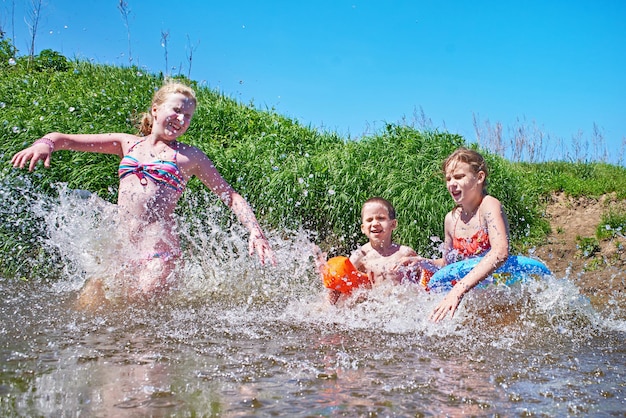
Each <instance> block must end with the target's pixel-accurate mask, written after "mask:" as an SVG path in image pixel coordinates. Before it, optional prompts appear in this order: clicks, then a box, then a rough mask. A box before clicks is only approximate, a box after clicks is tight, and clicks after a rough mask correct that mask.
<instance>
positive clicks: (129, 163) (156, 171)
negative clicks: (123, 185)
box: [117, 139, 187, 193]
mask: <svg viewBox="0 0 626 418" xmlns="http://www.w3.org/2000/svg"><path fill="white" fill-rule="evenodd" d="M143 141H145V139H142V140H141V141H137V142H135V143H134V144H133V146H132V147H130V149H129V150H128V154H126V155H125V156H124V158H122V161H120V167H119V169H118V170H117V174H118V176H119V178H120V180H121V179H123V178H124V177H126V176H128V175H130V174H135V175H136V176H137V177H139V182H140V183H141V184H142V185H144V186H145V185H146V184H148V179H149V180H150V181H152V182H153V183H155V184H158V185H164V186H166V187H168V188H170V189H173V190H176V191H177V192H179V193H182V192H183V191H185V186H186V185H187V182H186V181H185V179H184V177H183V175H182V173H181V172H180V170H179V169H178V164H176V157H177V156H178V150H176V152H175V154H174V161H163V160H156V161H154V162H151V163H140V162H139V161H138V160H137V159H136V158H135V157H133V156H132V155H129V154H130V152H131V151H132V150H133V148H135V146H136V145H137V144H139V143H140V142H143Z"/></svg>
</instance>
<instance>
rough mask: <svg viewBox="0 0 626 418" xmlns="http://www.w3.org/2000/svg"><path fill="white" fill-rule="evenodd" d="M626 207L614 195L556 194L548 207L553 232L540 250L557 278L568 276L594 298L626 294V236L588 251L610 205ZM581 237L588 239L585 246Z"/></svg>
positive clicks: (547, 216) (624, 208)
mask: <svg viewBox="0 0 626 418" xmlns="http://www.w3.org/2000/svg"><path fill="white" fill-rule="evenodd" d="M617 207H619V208H620V209H621V210H626V201H624V200H621V201H619V200H617V199H616V198H615V197H614V196H610V195H607V196H603V197H601V198H600V199H591V198H586V197H581V198H571V197H567V196H565V195H563V194H555V195H554V196H552V199H551V201H550V202H549V203H548V205H547V208H546V215H545V216H546V218H547V220H548V221H549V222H550V225H551V228H552V233H551V234H550V235H549V236H548V239H547V242H546V243H545V244H544V245H541V246H540V247H538V248H537V249H536V252H535V255H536V256H538V257H539V258H541V259H542V260H543V261H544V262H545V263H546V264H547V265H548V267H550V269H551V270H552V271H553V272H554V273H555V275H556V276H557V277H568V278H569V279H570V280H572V281H573V282H574V283H576V284H577V285H578V287H579V288H580V290H581V292H582V293H583V294H585V295H587V296H589V297H590V298H591V299H592V300H594V299H595V300H606V297H607V296H609V295H610V294H612V293H613V292H620V294H621V296H624V295H626V239H624V238H622V237H616V238H613V239H610V240H603V241H599V242H597V244H598V247H596V248H597V251H596V252H594V253H592V254H584V252H583V251H584V250H585V249H587V250H588V249H592V250H593V247H594V246H593V244H594V243H596V241H597V238H595V237H596V229H597V227H598V225H599V224H600V223H601V220H602V215H603V214H604V213H606V212H607V211H608V210H609V208H617ZM581 238H583V239H585V238H586V239H587V243H588V245H585V242H584V241H581ZM580 244H582V245H580Z"/></svg>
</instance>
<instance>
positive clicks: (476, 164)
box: [441, 147, 489, 194]
mask: <svg viewBox="0 0 626 418" xmlns="http://www.w3.org/2000/svg"><path fill="white" fill-rule="evenodd" d="M458 162H462V163H466V164H468V165H469V166H470V168H471V170H472V171H473V172H474V173H475V174H478V172H480V171H482V172H483V173H485V181H484V182H483V193H485V194H486V193H487V176H488V175H489V170H488V169H487V163H486V162H485V159H484V158H483V156H482V155H481V154H480V153H479V152H477V151H474V150H473V149H469V148H465V147H461V148H458V149H457V150H456V151H454V152H453V153H452V154H450V155H449V156H448V158H446V159H445V160H444V161H443V164H442V165H441V170H442V171H443V175H444V176H445V175H446V171H447V170H448V167H449V166H450V165H451V164H453V163H458Z"/></svg>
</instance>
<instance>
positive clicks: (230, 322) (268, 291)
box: [0, 190, 626, 417]
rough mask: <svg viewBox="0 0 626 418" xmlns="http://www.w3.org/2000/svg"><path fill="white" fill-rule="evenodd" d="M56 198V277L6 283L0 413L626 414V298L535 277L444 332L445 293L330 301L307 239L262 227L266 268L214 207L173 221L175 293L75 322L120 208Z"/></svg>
mask: <svg viewBox="0 0 626 418" xmlns="http://www.w3.org/2000/svg"><path fill="white" fill-rule="evenodd" d="M60 194H61V196H60V197H59V199H58V201H55V202H53V203H52V205H50V202H48V206H46V207H45V217H44V219H45V221H46V222H47V223H48V226H47V229H46V230H47V233H46V236H45V237H44V241H45V242H46V245H48V246H49V247H50V248H52V249H54V251H56V252H57V253H58V254H59V255H60V260H61V261H60V262H62V263H63V269H62V272H63V274H62V277H61V278H59V279H57V280H42V279H39V278H37V277H33V278H30V280H29V281H19V280H7V279H0V300H1V301H0V341H1V343H0V364H1V365H2V368H1V371H0V415H1V416H46V417H48V416H50V417H77V416H89V417H111V416H115V417H142V416H146V417H148V416H149V417H169V416H177V417H195V416H223V417H240V416H289V417H313V416H327V417H336V416H377V417H387V416H392V417H393V416H460V415H470V416H486V415H488V416H537V415H538V416H555V417H557V416H566V415H569V416H590V415H591V416H624V413H625V411H626V344H625V342H626V312H625V310H624V306H625V305H624V302H625V298H624V296H623V294H621V295H620V294H615V295H609V296H607V297H606V298H605V299H604V300H603V301H602V303H596V302H595V301H594V304H593V305H592V304H591V303H590V301H589V300H588V299H587V298H586V297H584V296H582V295H581V294H580V292H579V289H578V288H577V287H576V286H575V285H574V284H573V282H572V281H571V280H569V277H545V278H543V279H541V280H536V281H532V282H529V283H525V284H521V285H516V286H513V287H510V288H507V287H493V288H490V289H486V290H475V291H473V292H471V293H470V294H468V295H467V297H466V298H465V299H464V301H463V304H462V305H461V308H460V310H459V311H458V313H457V315H456V316H455V318H453V319H452V320H447V321H445V322H443V323H439V324H433V323H431V322H429V321H428V319H427V317H428V314H429V313H430V312H431V310H432V309H433V308H434V306H436V304H437V302H438V301H439V300H440V299H441V297H442V295H441V294H432V293H427V292H425V291H423V290H422V289H420V288H419V287H416V286H412V285H399V286H392V285H388V286H387V285H383V286H380V287H377V288H375V289H372V290H371V291H369V292H368V293H367V294H366V295H363V296H364V297H362V298H360V299H359V300H356V299H357V298H356V297H358V296H359V295H358V294H357V295H355V296H356V297H355V300H353V301H350V302H348V303H347V304H346V305H344V306H331V305H329V304H328V303H327V301H326V298H325V292H324V289H323V288H322V285H321V281H320V279H319V278H318V277H317V276H316V275H315V272H314V267H313V249H312V245H311V242H310V238H309V236H308V234H306V233H304V232H303V231H293V232H282V233H280V234H271V233H270V239H271V242H272V245H273V246H274V248H275V250H276V253H277V257H278V265H277V266H276V267H261V266H260V265H259V264H258V262H257V261H256V260H255V259H254V258H250V257H248V255H247V243H246V237H245V234H242V231H241V229H240V228H238V227H237V225H234V226H231V227H228V226H227V225H228V221H225V220H224V219H225V218H227V216H226V214H225V212H228V211H227V210H225V209H223V208H221V207H220V206H219V205H214V204H213V205H208V206H206V207H207V208H208V209H205V210H204V211H203V212H202V216H198V217H197V218H196V217H194V218H191V219H190V218H187V219H185V220H184V221H181V234H182V236H183V237H184V238H185V239H184V242H185V248H186V251H187V252H186V266H185V268H184V269H185V270H184V277H185V279H184V281H183V283H182V284H181V286H180V287H179V288H178V289H177V290H174V291H172V293H171V294H170V295H168V296H167V297H163V298H162V299H161V300H160V301H158V302H153V303H150V304H144V305H134V306H133V305H131V306H128V305H126V306H114V307H111V308H109V309H106V310H100V311H95V312H85V311H78V310H76V309H74V302H75V300H76V296H77V293H78V291H79V289H80V288H81V286H82V284H83V283H84V281H85V278H86V277H91V276H99V277H104V276H106V275H107V274H111V273H112V272H115V271H117V269H119V268H120V267H119V266H117V264H116V263H115V253H114V251H112V250H111V248H114V247H115V245H113V242H114V239H115V238H114V237H115V234H114V233H113V232H112V226H111V225H113V224H114V216H113V215H112V208H114V205H110V204H107V203H105V202H103V201H101V200H99V199H97V198H96V197H95V196H91V197H90V196H86V195H81V194H76V193H72V192H67V191H63V190H62V191H61V193H60ZM33 203H34V202H33ZM204 205H205V203H202V204H200V203H199V204H198V205H197V206H196V208H195V209H196V210H197V209H198V207H204ZM32 210H34V211H36V210H37V208H36V205H33V208H32ZM41 210H43V209H41ZM355 227H356V226H355ZM55 260H56V259H55ZM54 263H57V264H58V263H59V261H54ZM54 267H56V268H58V267H59V265H55V266H54ZM570 274H576V272H571V273H570Z"/></svg>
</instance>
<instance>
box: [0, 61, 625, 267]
mask: <svg viewBox="0 0 626 418" xmlns="http://www.w3.org/2000/svg"><path fill="white" fill-rule="evenodd" d="M0 58H1V57H0ZM54 58H55V60H59V59H60V58H59V57H58V56H54ZM43 63H44V64H42V65H40V66H38V67H34V66H28V65H26V64H24V63H23V62H22V61H20V60H18V64H17V65H15V66H6V65H5V66H3V67H2V68H1V71H0V98H1V99H0V162H1V166H0V167H2V168H1V170H0V181H2V184H3V190H4V192H3V193H5V197H6V198H5V199H4V200H3V202H5V203H3V204H0V210H1V211H2V213H1V214H2V215H3V220H2V223H1V224H0V240H2V247H1V250H0V261H2V267H1V268H0V275H2V276H4V277H8V276H19V277H22V276H23V277H31V275H32V274H34V269H36V268H37V267H36V266H37V265H36V263H35V267H33V265H24V264H23V263H21V262H20V261H19V260H20V259H21V258H24V257H26V256H28V257H30V258H33V259H37V258H38V257H41V256H42V255H41V251H42V249H41V248H42V246H41V245H40V244H39V241H38V239H37V237H39V236H41V234H43V231H41V230H39V229H38V228H40V227H39V226H38V225H40V223H38V222H37V219H31V218H29V216H31V215H30V214H29V213H28V212H25V211H22V212H19V213H15V212H12V209H11V208H10V206H12V205H13V203H15V202H17V203H19V204H20V205H28V204H30V202H31V201H30V200H29V199H30V198H29V197H28V196H29V194H31V193H35V191H42V192H44V193H45V194H46V195H49V196H51V198H52V199H54V195H55V189H54V188H53V187H52V185H54V184H56V183H59V182H64V183H67V184H68V187H69V188H71V189H87V190H90V191H92V192H95V193H97V194H98V195H99V196H101V197H103V198H105V199H107V200H109V201H112V202H114V201H115V200H116V194H117V184H118V179H117V164H118V163H119V161H118V158H117V157H115V156H107V155H98V154H88V153H77V152H65V151H60V152H56V153H55V154H54V156H53V163H52V167H51V168H50V169H49V170H45V171H44V170H43V168H41V167H39V168H38V169H37V170H36V172H35V173H34V174H30V175H29V174H26V173H25V172H24V171H20V170H14V169H12V168H10V164H9V160H10V158H11V156H12V155H13V154H14V153H15V152H17V151H19V150H20V149H22V148H23V147H25V146H27V145H29V144H31V143H32V142H33V140H35V139H37V138H39V137H41V136H42V135H44V134H45V133H48V132H51V131H60V132H71V133H94V132H129V133H135V132H136V129H135V128H134V125H133V120H134V118H135V117H136V116H137V115H138V114H139V113H141V112H143V111H144V110H146V109H147V107H148V106H149V103H150V100H151V96H152V92H153V90H154V89H155V88H158V87H159V86H160V85H161V84H162V81H163V80H162V78H161V76H160V75H155V74H147V73H144V72H142V71H140V70H139V69H137V68H134V67H123V68H122V67H114V66H106V65H94V64H91V63H88V62H83V61H72V62H69V61H68V62H67V67H66V69H65V67H64V66H62V65H61V66H59V65H60V64H59V63H58V62H57V61H53V64H54V67H53V68H50V67H46V65H45V64H46V63H48V61H43ZM188 82H189V83H190V84H192V85H193V86H194V88H195V89H196V92H197V95H198V108H197V111H196V114H195V116H194V119H193V121H192V124H191V127H190V129H189V130H188V132H187V133H186V135H185V137H184V138H182V141H184V142H188V143H190V144H193V145H195V146H197V147H199V148H200V149H202V150H203V151H204V152H206V153H207V155H209V157H210V158H211V159H212V160H213V161H214V162H215V164H216V166H217V168H218V169H219V171H220V172H221V173H222V175H223V176H224V177H225V178H226V179H227V180H228V181H229V182H230V183H231V184H232V185H233V186H234V187H235V188H236V189H237V190H238V191H239V192H240V193H241V194H242V195H244V197H246V199H248V201H249V202H250V203H251V204H252V206H253V207H254V208H255V211H256V213H257V215H258V217H259V219H260V221H261V223H262V224H263V225H264V226H265V227H266V228H269V229H273V230H281V229H283V228H300V227H304V228H306V229H307V230H309V231H311V233H312V236H314V237H315V240H316V242H317V243H318V244H320V245H321V246H322V248H323V249H325V250H329V249H330V250H331V251H332V252H335V253H343V254H345V253H348V252H349V251H351V250H352V249H353V248H355V246H356V245H357V244H358V243H362V242H364V241H363V240H364V237H363V236H362V234H361V233H360V229H359V224H360V219H359V213H360V208H361V205H362V203H363V201H364V200H366V199H367V198H369V197H372V196H375V195H378V196H382V197H385V198H387V199H389V200H390V201H391V202H392V203H393V204H394V206H395V207H396V209H397V212H398V220H399V228H398V230H397V231H396V235H395V238H396V240H397V241H398V242H401V243H403V244H406V245H409V246H412V247H413V248H415V249H416V250H417V251H418V252H420V253H422V254H424V255H431V254H432V253H433V250H434V246H433V243H432V241H431V237H433V236H438V237H442V236H443V218H444V216H445V214H446V213H447V212H448V211H449V210H450V209H451V208H452V206H453V203H452V200H451V199H450V197H449V195H448V193H447V191H446V189H445V185H444V182H443V178H442V175H441V172H440V165H441V162H442V161H443V159H444V158H445V157H446V156H447V155H448V154H449V153H450V152H452V151H453V150H454V149H455V148H457V147H458V146H461V145H467V143H466V141H465V140H464V138H462V137H460V136H458V135H455V134H450V133H447V132H439V131H429V130H424V131H419V130H416V129H413V128H411V127H407V126H403V125H392V124H389V125H386V126H385V127H384V128H383V129H382V130H381V131H380V132H378V133H376V134H373V135H371V136H368V137H364V138H361V139H360V140H358V141H354V140H350V139H346V138H342V137H340V136H338V135H337V134H336V133H334V132H324V131H319V130H316V129H312V128H310V127H307V126H302V125H301V124H299V123H298V122H296V121H294V120H291V119H289V118H286V117H284V116H281V115H279V114H277V113H276V112H275V111H274V110H273V109H262V110H260V109H257V108H255V107H254V106H252V105H245V104H242V103H239V102H237V101H235V100H233V99H231V98H229V97H227V96H225V95H224V94H221V93H219V92H216V91H214V90H211V89H209V88H206V87H203V86H198V85H197V84H196V83H194V82H193V81H189V80H188ZM480 151H481V152H482V153H483V154H484V155H485V157H486V159H487V162H488V164H489V166H490V177H489V191H490V194H492V195H494V196H495V197H497V198H499V199H500V200H501V201H502V202H503V204H504V206H505V210H506V212H507V214H508V217H509V222H510V225H511V231H512V243H513V247H514V249H515V250H516V251H524V250H525V249H526V248H529V247H531V246H533V245H536V244H537V243H538V242H540V241H541V240H542V239H543V238H544V237H545V234H546V233H547V232H548V224H547V222H546V221H545V220H544V219H543V218H542V217H541V214H542V211H543V202H544V201H545V199H544V198H545V197H546V196H548V195H549V194H550V193H552V192H553V191H563V192H566V193H568V194H571V195H574V196H579V195H583V194H584V195H595V196H597V195H600V194H603V193H607V192H616V193H617V194H618V197H620V198H624V195H625V194H626V180H625V179H626V175H625V174H626V173H625V170H624V168H620V167H616V166H611V165H607V164H599V163H565V162H547V163H539V164H530V163H514V162H510V161H507V160H505V159H503V158H502V157H499V156H498V155H495V154H494V153H491V152H489V150H484V149H481V150H480ZM25 182H27V183H32V185H29V186H28V188H26V187H22V186H20V185H21V184H23V183H25ZM189 186H190V187H189V190H188V191H187V192H186V193H191V194H193V193H200V191H201V189H203V188H204V186H203V185H202V184H201V183H200V182H199V181H197V180H194V181H192V182H190V185H189ZM184 199H185V198H184V197H183V200H184ZM179 206H180V208H179V210H180V211H185V210H190V209H189V206H187V205H185V204H184V203H181V205H179ZM9 215H10V216H9ZM16 225H19V227H16ZM25 235H32V236H34V238H32V239H28V240H25V238H24V236H25ZM16 260H17V261H16Z"/></svg>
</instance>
